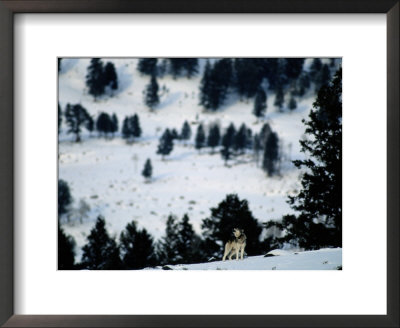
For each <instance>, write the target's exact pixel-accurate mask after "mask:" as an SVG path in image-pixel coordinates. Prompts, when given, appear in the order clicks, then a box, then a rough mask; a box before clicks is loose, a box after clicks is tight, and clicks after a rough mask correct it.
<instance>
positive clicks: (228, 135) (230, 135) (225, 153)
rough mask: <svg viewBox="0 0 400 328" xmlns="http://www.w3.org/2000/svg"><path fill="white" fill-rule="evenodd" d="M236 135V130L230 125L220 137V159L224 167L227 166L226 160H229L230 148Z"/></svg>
mask: <svg viewBox="0 0 400 328" xmlns="http://www.w3.org/2000/svg"><path fill="white" fill-rule="evenodd" d="M235 134H236V129H235V126H234V125H233V123H231V124H230V125H229V127H228V129H227V130H226V132H225V134H224V136H223V137H222V142H221V144H222V149H221V155H222V158H223V159H224V160H225V165H227V163H228V160H229V159H230V158H231V155H232V147H233V142H234V138H235Z"/></svg>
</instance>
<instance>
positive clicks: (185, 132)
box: [180, 121, 192, 140]
mask: <svg viewBox="0 0 400 328" xmlns="http://www.w3.org/2000/svg"><path fill="white" fill-rule="evenodd" d="M191 136H192V130H191V129H190V125H189V123H188V122H187V121H185V122H184V123H183V125H182V130H181V135H180V139H181V140H190V137H191Z"/></svg>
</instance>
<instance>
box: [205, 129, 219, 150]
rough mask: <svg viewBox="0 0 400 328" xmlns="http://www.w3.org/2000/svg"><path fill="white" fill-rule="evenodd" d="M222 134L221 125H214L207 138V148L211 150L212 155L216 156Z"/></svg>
mask: <svg viewBox="0 0 400 328" xmlns="http://www.w3.org/2000/svg"><path fill="white" fill-rule="evenodd" d="M220 139H221V134H220V132H219V125H218V124H213V125H212V126H211V128H210V132H209V134H208V138H207V146H208V147H210V148H211V153H212V154H214V148H215V147H217V146H218V145H219V142H220Z"/></svg>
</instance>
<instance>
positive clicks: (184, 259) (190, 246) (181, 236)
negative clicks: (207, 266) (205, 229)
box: [176, 214, 205, 264]
mask: <svg viewBox="0 0 400 328" xmlns="http://www.w3.org/2000/svg"><path fill="white" fill-rule="evenodd" d="M176 229H177V232H178V234H177V242H176V249H177V251H178V256H177V259H176V262H178V263H179V264H190V263H196V262H200V261H202V260H204V259H205V258H204V257H203V256H202V252H201V239H200V237H199V236H198V235H197V234H196V233H195V232H194V230H193V226H192V224H191V223H190V221H189V216H188V215H187V214H185V215H184V216H183V218H182V220H181V221H179V222H178V223H177V226H176Z"/></svg>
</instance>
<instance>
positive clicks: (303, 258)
mask: <svg viewBox="0 0 400 328" xmlns="http://www.w3.org/2000/svg"><path fill="white" fill-rule="evenodd" d="M274 254H275V255H274ZM268 255H270V256H267V257H265V256H264V255H261V256H251V257H248V258H245V259H243V260H238V261H237V260H231V261H228V260H226V261H224V262H222V261H216V262H209V263H199V264H178V265H168V266H164V267H163V268H164V270H165V269H167V270H168V269H170V270H341V268H342V249H341V248H326V249H320V250H317V251H307V252H294V251H293V252H288V251H283V250H276V251H271V252H269V253H268ZM163 268H162V267H157V268H156V269H163ZM146 270H149V269H146Z"/></svg>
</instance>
